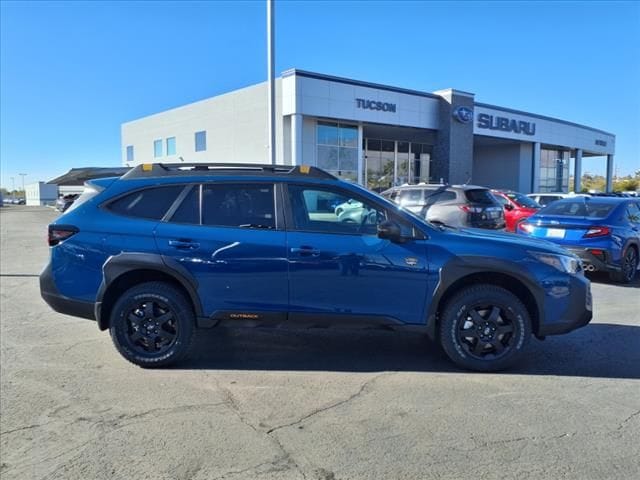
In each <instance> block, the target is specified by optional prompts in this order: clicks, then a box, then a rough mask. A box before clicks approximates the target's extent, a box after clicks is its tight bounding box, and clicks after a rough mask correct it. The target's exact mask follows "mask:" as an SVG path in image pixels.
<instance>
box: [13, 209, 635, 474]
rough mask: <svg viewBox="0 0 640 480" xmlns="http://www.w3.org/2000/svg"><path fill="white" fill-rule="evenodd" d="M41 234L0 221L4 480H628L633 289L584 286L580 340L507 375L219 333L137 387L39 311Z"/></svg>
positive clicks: (388, 341) (368, 349) (48, 214)
mask: <svg viewBox="0 0 640 480" xmlns="http://www.w3.org/2000/svg"><path fill="white" fill-rule="evenodd" d="M55 216H56V213H55V212H54V211H53V210H52V209H49V208H44V207H42V208H40V207H25V206H14V205H12V206H7V207H5V208H2V209H1V210H0V224H1V241H2V245H1V252H0V253H1V257H0V263H1V270H0V274H1V277H0V282H1V299H2V303H1V311H0V317H1V324H0V327H1V330H0V339H1V356H0V363H1V366H0V367H1V369H0V374H1V375H0V389H1V404H0V423H1V425H0V457H1V465H0V476H2V478H3V479H7V480H8V479H54V478H60V479H63V478H64V479H94V478H95V479H101V478H105V479H106V478H117V479H142V478H147V479H214V478H227V479H242V478H248V479H253V478H265V479H267V478H273V479H297V478H303V479H323V480H329V479H361V478H371V479H392V478H402V479H404V478H411V479H426V478H437V479H461V478H479V479H493V478H518V479H536V480H539V479H558V478H563V479H580V480H584V479H600V478H602V479H604V478H606V479H618V478H619V479H632V478H640V281H638V280H637V281H636V282H635V283H634V284H632V285H630V286H620V285H615V284H612V283H610V282H609V281H608V280H607V279H606V277H605V276H595V277H593V280H594V282H593V297H594V320H593V322H592V323H591V324H590V325H589V326H587V327H585V328H583V329H580V330H578V331H575V332H573V333H571V334H568V335H564V336H559V337H551V338H548V339H547V340H545V341H537V340H534V341H532V342H531V344H530V347H529V350H528V352H529V355H528V357H527V359H526V360H525V361H524V362H523V363H522V364H521V365H520V366H519V367H518V368H516V369H515V370H512V371H509V372H506V373H500V374H478V373H468V372H464V371H461V370H459V369H457V368H455V367H453V366H452V364H451V363H450V362H449V361H448V360H447V359H446V358H445V356H444V353H442V351H441V350H440V348H439V347H438V346H436V345H434V344H431V343H430V342H429V341H428V340H426V339H425V338H423V337H421V336H418V335H410V334H404V333H403V334H398V333H396V334H392V333H384V332H371V333H369V332H357V333H353V332H349V333H344V332H342V333H341V332H339V331H314V332H287V331H256V330H244V331H241V330H224V329H212V330H205V331H202V332H201V335H200V336H199V338H198V340H197V342H196V348H195V350H194V353H193V354H192V355H191V357H190V358H189V360H188V361H187V362H186V363H184V364H182V365H181V366H180V368H175V369H169V370H143V369H140V368H138V367H135V366H133V365H130V364H128V363H127V362H126V361H125V360H124V359H122V358H121V357H120V355H119V354H118V353H117V352H116V350H115V348H114V347H113V345H112V343H111V340H110V338H109V335H108V334H107V333H105V332H99V331H98V329H97V327H96V325H95V323H93V322H91V321H87V320H82V319H78V318H72V317H67V316H64V315H60V314H57V313H55V312H53V311H52V310H50V308H49V307H48V306H47V305H46V304H45V303H44V302H43V301H42V300H41V298H40V295H39V288H38V275H39V273H40V271H41V269H42V267H43V266H44V265H45V263H46V261H47V256H48V247H47V246H46V225H47V224H48V223H49V222H50V221H51V220H52V219H53V218H55Z"/></svg>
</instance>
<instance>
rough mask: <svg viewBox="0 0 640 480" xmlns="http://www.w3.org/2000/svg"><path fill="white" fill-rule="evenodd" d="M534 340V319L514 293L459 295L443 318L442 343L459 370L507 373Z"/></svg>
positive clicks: (487, 290) (481, 288) (491, 288)
mask: <svg viewBox="0 0 640 480" xmlns="http://www.w3.org/2000/svg"><path fill="white" fill-rule="evenodd" d="M530 338H531V319H530V317H529V312H528V311H527V309H526V307H525V306H524V305H523V303H522V302H521V301H520V299H519V298H518V297H516V296H515V295H514V294H513V293H511V292H509V291H508V290H505V289H504V288H501V287H497V286H495V285H489V284H483V285H477V286H473V287H467V288H464V289H462V290H461V291H460V292H458V293H456V294H455V295H454V296H453V297H452V298H451V299H450V300H449V301H448V302H447V304H446V306H445V308H444V310H443V311H442V315H441V316H440V343H441V344H442V348H443V349H444V351H445V352H446V354H447V355H448V356H449V358H450V359H451V360H452V361H453V362H454V363H455V364H457V365H459V366H460V367H463V368H466V369H469V370H476V371H479V372H495V371H499V370H504V369H506V368H508V367H510V366H512V365H513V364H514V363H516V362H517V361H518V359H519V358H520V356H521V355H522V352H523V350H524V349H525V347H526V345H527V343H528V342H529V339H530Z"/></svg>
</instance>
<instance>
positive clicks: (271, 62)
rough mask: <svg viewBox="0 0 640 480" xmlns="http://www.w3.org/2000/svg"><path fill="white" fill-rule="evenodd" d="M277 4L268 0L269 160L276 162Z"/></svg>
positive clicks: (272, 163)
mask: <svg viewBox="0 0 640 480" xmlns="http://www.w3.org/2000/svg"><path fill="white" fill-rule="evenodd" d="M274 11H275V5H274V0H267V90H268V92H267V117H268V119H267V122H268V125H269V126H268V135H269V139H268V141H269V147H268V148H269V160H270V162H271V165H275V164H276V83H275V53H274V44H275V21H274V18H273V17H274Z"/></svg>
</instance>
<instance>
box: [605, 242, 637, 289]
mask: <svg viewBox="0 0 640 480" xmlns="http://www.w3.org/2000/svg"><path fill="white" fill-rule="evenodd" d="M637 270H638V252H637V250H636V249H635V248H634V247H628V248H627V250H626V252H624V256H623V257H622V265H621V268H620V272H613V273H612V274H611V279H612V280H614V281H616V282H620V283H631V282H632V281H633V279H634V278H635V277H636V272H637Z"/></svg>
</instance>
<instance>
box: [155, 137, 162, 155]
mask: <svg viewBox="0 0 640 480" xmlns="http://www.w3.org/2000/svg"><path fill="white" fill-rule="evenodd" d="M153 156H154V157H155V158H158V157H161V156H162V140H154V141H153Z"/></svg>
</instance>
